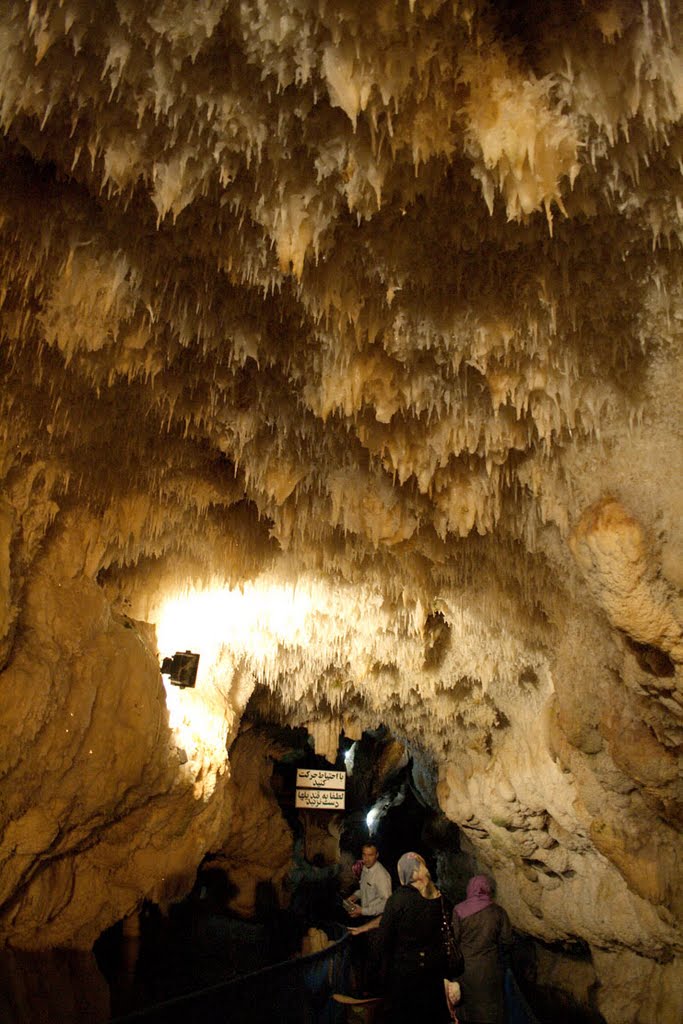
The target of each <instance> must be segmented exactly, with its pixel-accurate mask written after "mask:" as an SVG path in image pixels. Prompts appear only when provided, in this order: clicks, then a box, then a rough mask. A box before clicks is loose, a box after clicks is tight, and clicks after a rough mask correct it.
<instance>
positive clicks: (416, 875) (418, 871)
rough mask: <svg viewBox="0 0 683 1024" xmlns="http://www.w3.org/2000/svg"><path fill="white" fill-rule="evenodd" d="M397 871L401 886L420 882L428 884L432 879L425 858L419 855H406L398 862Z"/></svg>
mask: <svg viewBox="0 0 683 1024" xmlns="http://www.w3.org/2000/svg"><path fill="white" fill-rule="evenodd" d="M397 871H398V878H399V881H400V883H401V885H410V884H411V883H412V882H420V881H422V882H428V881H429V879H430V878H431V875H430V874H429V868H428V867H427V865H426V864H425V860H424V857H421V856H420V854H419V853H412V852H411V853H404V854H403V856H402V857H401V859H400V860H399V862H398V866H397Z"/></svg>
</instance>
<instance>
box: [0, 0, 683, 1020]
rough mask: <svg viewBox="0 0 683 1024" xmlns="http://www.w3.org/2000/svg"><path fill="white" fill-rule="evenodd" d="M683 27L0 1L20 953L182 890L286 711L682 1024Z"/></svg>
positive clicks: (629, 17) (0, 349)
mask: <svg viewBox="0 0 683 1024" xmlns="http://www.w3.org/2000/svg"><path fill="white" fill-rule="evenodd" d="M682 19H683V13H682V12H681V10H680V5H676V4H671V3H668V2H666V0H662V2H661V3H657V4H653V3H648V2H646V0H642V2H639V0H611V2H610V0H595V2H594V0H584V2H579V3H576V4H572V5H561V4H547V5H538V4H536V3H532V2H531V0H528V2H522V0H519V2H515V3H513V2H506V3H493V2H491V3H484V2H478V0H467V2H465V0H463V2H459V0H451V2H445V0H395V2H394V0H391V2H390V0H380V2H378V3H376V4H372V5H368V4H366V3H363V2H361V0H343V2H338V3H337V2H335V3H332V2H328V0H279V2H277V0H245V2H243V3H241V4H234V3H230V2H228V0H202V2H201V3H195V2H190V0H188V2H182V0H181V2H178V0H176V2H171V0H144V2H140V0H102V2H101V3H98V4H96V5H94V4H85V3H83V2H76V0H60V2H56V0H33V2H31V3H28V2H19V0H7V2H6V3H4V4H2V5H1V8H0V48H1V50H2V54H3V62H2V65H1V66H0V123H1V124H2V130H3V135H2V140H1V141H0V161H1V168H2V174H1V175H0V232H1V235H2V248H1V249H0V260H1V263H2V270H1V277H0V360H1V361H2V388H1V390H0V479H1V480H2V493H1V495H0V659H1V662H0V663H1V664H2V672H1V673H0V698H1V700H0V728H1V729H2V736H3V751H2V761H1V763H0V865H1V867H2V870H1V871H0V939H1V940H2V941H3V942H6V943H12V944H14V945H15V946H18V947H20V948H39V947H43V946H50V945H59V944H66V945H74V946H80V947H87V946H88V945H90V944H91V943H92V941H93V939H94V938H95V937H96V935H97V934H98V933H99V932H100V931H101V930H102V929H104V928H105V927H107V926H108V925H109V924H111V923H112V922H113V921H115V920H117V919H119V918H121V917H122V916H124V915H125V914H128V913H129V912H130V911H131V910H133V909H134V908H135V906H136V905H138V904H139V902H140V901H141V900H142V899H143V898H150V899H154V900H157V901H159V902H162V903H163V902H164V901H167V900H169V899H173V898H175V897H176V896H178V895H180V894H181V893H182V892H184V891H186V889H187V887H188V886H189V885H190V884H191V881H192V878H193V875H194V871H195V868H196V865H197V863H198V862H199V860H200V859H201V856H202V855H203V853H204V852H205V851H206V850H208V849H211V848H216V847H217V846H218V845H219V844H220V842H221V841H223V840H225V838H226V836H227V835H228V833H229V831H230V825H229V822H230V819H231V813H232V807H233V805H234V794H233V793H232V791H231V780H230V766H229V762H228V757H227V753H226V750H227V747H228V746H229V744H230V743H231V742H232V740H233V739H234V738H235V736H236V735H237V730H238V728H239V722H240V718H241V715H242V713H243V711H244V708H245V706H246V704H247V702H248V700H249V697H250V695H251V693H252V691H253V688H254V686H255V685H256V683H257V682H259V683H263V684H264V685H267V686H269V687H271V688H272V689H273V690H276V691H277V693H278V695H279V700H280V702H281V705H282V707H283V708H284V709H286V711H285V714H286V716H287V720H288V723H289V724H293V725H303V724H305V725H307V726H308V727H309V729H310V731H311V733H312V734H313V735H314V736H315V740H316V745H317V747H318V749H319V750H320V751H321V752H325V751H328V752H331V751H332V749H333V747H334V745H335V743H336V737H337V735H338V731H339V728H340V726H343V727H344V728H345V729H346V730H347V732H348V733H353V734H358V732H359V730H360V729H362V728H363V727H364V726H374V725H377V724H378V723H379V722H380V721H381V722H384V723H386V725H387V726H388V727H389V728H391V729H393V730H394V731H395V732H396V733H397V734H398V735H399V736H405V737H407V738H408V739H409V740H411V741H412V742H414V743H416V744H418V745H419V746H422V747H424V748H425V749H427V750H429V751H430V752H431V753H432V754H433V755H434V756H435V757H436V758H437V760H438V762H439V765H440V785H439V798H440V800H441V804H442V807H443V809H444V810H445V811H446V813H447V814H448V815H449V816H450V817H451V818H452V819H453V820H454V821H456V822H457V823H458V824H459V825H460V826H461V828H462V829H463V830H464V832H465V833H466V834H467V835H468V836H469V837H470V840H471V842H472V843H473V844H474V846H475V848H476V850H477V855H478V856H479V857H480V858H481V860H482V862H484V863H487V864H488V865H490V867H491V869H492V870H493V871H494V872H495V874H496V876H497V878H498V880H499V884H500V891H501V898H502V899H503V900H504V902H505V905H506V906H507V907H508V909H509V911H510V914H511V916H512V918H513V921H514V923H515V925H516V926H517V927H519V928H521V929H524V930H525V931H527V932H529V933H530V934H531V935H534V936H537V937H538V938H541V939H544V940H548V941H554V940H563V939H568V940H572V939H574V938H579V939H582V940H584V941H585V942H586V943H587V944H588V946H589V947H590V950H591V952H592V955H593V965H594V968H595V970H596V972H597V977H598V979H599V981H600V982H601V987H600V989H599V991H598V996H597V999H598V1005H599V1007H600V1009H601V1011H602V1012H603V1014H604V1015H605V1017H606V1019H607V1020H608V1021H610V1022H615V1024H616V1022H622V1021H641V1022H647V1021H650V1020H655V1019H656V1020H657V1021H658V1022H669V1021H670V1022H672V1024H674V1022H678V1021H679V1020H680V1018H681V1015H683V982H682V980H681V971H680V959H679V958H680V953H681V947H682V941H681V934H680V927H679V922H680V918H681V906H680V901H681V892H682V891H683V890H682V888H681V875H680V868H678V867H677V863H679V862H680V861H681V856H680V853H681V851H680V827H681V819H682V812H681V806H682V804H681V782H680V747H681V737H682V735H683V733H682V730H681V718H682V708H683V698H682V695H681V667H680V666H681V660H682V658H683V642H682V632H681V620H682V611H683V609H682V604H681V588H682V586H683V533H682V532H681V522H682V516H681V512H682V511H683V454H682V453H683V443H682V441H683V428H682V422H681V412H680V408H681V380H682V377H683V373H682V371H683V358H682V356H681V344H680V342H681V325H682V324H683V301H682V285H681V282H682V280H683V275H682V274H681V270H682V269H683V268H682V262H683V261H682V259H681V234H682V232H681V226H682V223H683V185H682V178H681V169H682V166H683V136H682V134H681V113H682V110H683V57H682V55H681V29H682V26H683V20H682ZM239 587H243V590H242V591H240V590H237V592H236V593H235V588H239ZM188 589H189V591H190V592H189V594H188V593H185V592H186V591H188ZM207 589H208V590H210V591H211V597H207V596H206V594H205V593H204V594H202V592H203V591H206V590H207ZM229 591H230V592H229ZM241 594H243V595H244V596H243V597H242V596H240V595H241ZM184 596H185V597H187V598H188V599H189V604H188V605H187V606H186V607H182V606H179V605H178V604H177V603H175V602H177V601H178V600H183V597H184ZM179 607H180V612H179V611H178V609H179ZM144 623H150V624H152V625H153V626H155V627H157V631H158V638H159V651H158V650H157V648H156V641H155V636H154V632H153V630H152V628H151V626H146V625H144ZM202 630H203V632H202ZM195 644H201V645H202V646H201V654H202V659H201V662H200V680H199V685H198V687H197V689H196V691H187V692H183V693H181V692H180V691H175V690H171V689H169V691H168V694H167V693H166V691H165V689H164V686H163V684H162V681H161V679H160V678H159V675H158V672H157V664H158V660H157V659H158V654H159V652H161V653H162V654H169V653H173V650H183V649H185V648H193V649H200V648H199V647H195V646H194V645H195Z"/></svg>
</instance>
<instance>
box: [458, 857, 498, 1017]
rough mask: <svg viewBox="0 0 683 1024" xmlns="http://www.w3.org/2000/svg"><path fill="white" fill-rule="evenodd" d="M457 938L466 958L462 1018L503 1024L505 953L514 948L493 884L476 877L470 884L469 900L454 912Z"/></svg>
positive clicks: (480, 876)
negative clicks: (503, 959) (496, 901)
mask: <svg viewBox="0 0 683 1024" xmlns="http://www.w3.org/2000/svg"><path fill="white" fill-rule="evenodd" d="M453 935H454V938H455V941H456V943H458V944H459V946H460V949H461V951H462V954H463V956H464V958H465V972H464V974H463V975H462V977H461V978H459V979H458V980H459V982H460V988H461V994H462V1002H461V1004H460V1005H459V1006H458V1017H459V1019H460V1020H461V1021H467V1024H503V1021H504V1020H505V1011H504V1007H503V975H504V971H503V964H502V962H501V955H500V954H501V953H502V952H504V951H505V950H506V949H507V948H509V946H510V945H511V944H512V927H511V925H510V918H509V917H508V916H507V914H506V912H505V911H504V910H503V908H502V907H499V906H498V904H497V903H494V901H493V883H492V881H491V879H490V878H487V876H486V875H476V876H475V877H474V878H471V879H470V880H469V882H468V883H467V899H465V900H463V902H462V903H458V904H456V906H455V909H454V911H453Z"/></svg>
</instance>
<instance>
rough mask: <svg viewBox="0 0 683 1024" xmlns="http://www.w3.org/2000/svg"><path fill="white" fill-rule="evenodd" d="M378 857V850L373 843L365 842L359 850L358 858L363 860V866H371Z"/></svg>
mask: <svg viewBox="0 0 683 1024" xmlns="http://www.w3.org/2000/svg"><path fill="white" fill-rule="evenodd" d="M378 857H379V850H378V849H377V847H376V846H375V844H374V843H365V845H364V846H363V849H362V850H361V855H360V859H361V861H362V862H363V867H364V868H371V867H372V865H373V864H375V863H376V861H377V858H378Z"/></svg>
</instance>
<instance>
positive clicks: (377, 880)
mask: <svg viewBox="0 0 683 1024" xmlns="http://www.w3.org/2000/svg"><path fill="white" fill-rule="evenodd" d="M361 862H362V865H363V868H362V871H361V874H360V888H359V889H358V890H357V891H356V892H355V893H353V895H352V896H349V900H350V902H351V903H353V904H355V906H354V907H352V908H350V909H349V914H350V916H351V917H353V918H355V919H356V920H359V919H362V920H359V923H358V925H356V926H355V927H354V928H352V929H351V932H352V933H353V934H354V935H361V934H362V933H363V932H367V931H372V930H373V929H374V928H378V927H379V922H380V918H381V916H382V911H383V910H384V905H385V903H386V902H387V900H388V899H389V897H390V896H391V875H390V874H389V872H388V871H387V869H386V868H385V867H384V865H383V864H380V862H379V850H378V849H377V847H376V846H375V844H374V843H365V845H364V846H363V849H362V851H361Z"/></svg>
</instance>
